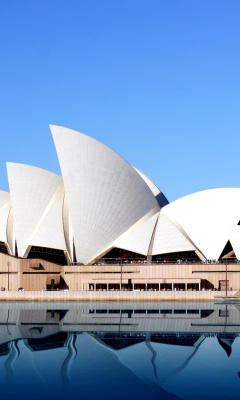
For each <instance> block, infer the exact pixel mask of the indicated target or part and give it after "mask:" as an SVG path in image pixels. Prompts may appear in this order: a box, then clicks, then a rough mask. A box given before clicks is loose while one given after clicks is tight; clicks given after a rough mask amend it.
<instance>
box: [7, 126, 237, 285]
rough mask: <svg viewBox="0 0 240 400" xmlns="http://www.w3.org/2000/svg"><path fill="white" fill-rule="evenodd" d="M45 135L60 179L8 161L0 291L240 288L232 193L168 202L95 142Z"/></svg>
mask: <svg viewBox="0 0 240 400" xmlns="http://www.w3.org/2000/svg"><path fill="white" fill-rule="evenodd" d="M50 128H51V132H52V136H53V140H54V143H55V147H56V152H57V155H58V159H59V163H60V168H61V173H62V175H61V176H60V175H57V174H55V173H53V172H50V171H47V170H43V169H41V168H37V167H34V166H30V165H25V164H17V163H7V174H8V180H9V188H10V192H9V193H8V192H4V191H1V192H0V286H1V287H2V289H3V290H4V289H5V290H17V289H19V288H24V289H25V290H43V289H47V288H48V289H64V288H65V289H66V288H67V289H72V290H120V289H128V290H154V291H160V290H184V291H185V290H209V289H215V290H216V289H219V290H221V289H224V288H226V287H228V288H229V289H233V290H237V289H239V288H240V278H239V272H240V269H239V266H238V259H240V188H224V189H213V190H207V191H203V192H198V193H194V194H191V195H189V196H186V197H184V198H181V199H179V200H177V201H174V202H172V203H169V202H168V200H167V198H166V197H165V195H164V194H163V193H162V192H161V190H160V189H159V188H158V187H157V186H156V185H155V184H154V183H153V182H152V181H151V180H150V179H149V178H148V177H147V176H146V175H144V173H143V172H141V171H139V170H137V169H136V168H134V167H133V166H132V165H130V164H129V163H128V162H127V161H125V160H124V159H123V158H122V157H121V156H120V155H118V154H116V153H115V152H114V151H112V150H111V149H110V148H108V147H107V146H105V145H104V144H102V143H100V142H98V141H97V140H95V139H93V138H91V137H89V136H86V135H84V134H82V133H79V132H77V131H73V130H70V129H67V128H63V127H60V126H51V127H50ZM225 260H228V263H229V260H230V261H231V262H230V265H229V267H228V268H229V272H231V273H229V274H228V276H227V277H226V275H225V264H226V262H225ZM216 266H217V267H216ZM231 268H232V270H231ZM213 272H215V273H213Z"/></svg>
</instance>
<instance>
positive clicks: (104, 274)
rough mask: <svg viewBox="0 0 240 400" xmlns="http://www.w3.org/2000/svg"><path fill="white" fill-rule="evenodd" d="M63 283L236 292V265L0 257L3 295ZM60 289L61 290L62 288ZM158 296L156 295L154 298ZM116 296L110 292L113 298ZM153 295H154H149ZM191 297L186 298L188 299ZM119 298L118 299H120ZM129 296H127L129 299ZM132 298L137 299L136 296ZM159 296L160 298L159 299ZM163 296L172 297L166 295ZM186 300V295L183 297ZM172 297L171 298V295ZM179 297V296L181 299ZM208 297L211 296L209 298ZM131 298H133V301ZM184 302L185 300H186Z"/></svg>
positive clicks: (239, 279)
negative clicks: (224, 284)
mask: <svg viewBox="0 0 240 400" xmlns="http://www.w3.org/2000/svg"><path fill="white" fill-rule="evenodd" d="M60 277H61V278H62V279H61V282H66V287H68V288H69V290H70V291H74V290H75V291H82V290H83V291H87V290H88V289H89V284H98V283H102V284H118V285H119V284H120V283H121V284H122V286H125V287H126V285H127V284H128V282H130V281H131V283H132V284H151V283H156V284H159V283H182V284H184V283H188V284H190V283H193V284H196V285H197V286H198V285H199V283H201V287H202V286H203V285H204V281H208V282H209V283H210V284H212V285H213V286H214V287H215V288H219V281H220V280H223V281H225V280H226V277H227V280H228V281H229V288H231V289H232V290H233V291H237V290H240V265H239V264H231V265H228V266H227V273H226V266H225V265H222V264H193V265H191V264H137V265H136V264H130V265H123V266H120V265H100V266H99V265H93V266H81V265H75V266H63V267H62V266H60V265H57V264H54V263H51V262H48V261H44V260H39V259H22V258H16V257H12V256H9V255H6V254H3V253H0V288H2V287H3V288H5V290H6V291H8V290H9V291H17V290H18V288H24V290H25V291H41V290H43V289H46V287H47V284H50V283H51V280H52V279H53V280H54V281H55V282H56V283H59V282H60ZM62 288H64V287H63V286H62ZM157 294H158V293H156V296H157ZM118 295H119V294H117V291H114V298H116V297H117V296H118ZM153 295H154V294H153ZM190 295H191V294H189V296H190ZM122 296H123V295H122V294H121V298H122ZM130 296H131V295H130ZM133 296H136V297H141V296H142V293H140V292H136V293H135V294H133ZM161 296H163V294H162V295H161ZM166 296H170V297H171V296H173V294H172V293H169V294H168V295H167V294H166ZM176 296H177V294H176ZM186 296H187V295H186ZM174 297H175V295H174ZM182 297H183V296H182ZM210 297H211V296H210ZM134 298H135V297H134ZM186 298H188V297H186Z"/></svg>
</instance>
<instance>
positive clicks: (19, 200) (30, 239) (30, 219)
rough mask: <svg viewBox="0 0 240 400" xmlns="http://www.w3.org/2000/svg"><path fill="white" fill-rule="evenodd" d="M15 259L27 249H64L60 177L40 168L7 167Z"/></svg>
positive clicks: (21, 165)
mask: <svg viewBox="0 0 240 400" xmlns="http://www.w3.org/2000/svg"><path fill="white" fill-rule="evenodd" d="M7 172H8V180H9V186H10V194H11V202H12V209H13V217H14V228H15V234H16V240H17V247H18V255H19V256H20V257H24V256H25V255H26V251H27V249H28V246H30V245H38V246H43V247H52V248H56V249H65V248H66V245H65V240H64V234H63V227H62V226H63V224H62V203H63V195H64V187H63V182H62V177H61V176H59V175H57V174H55V173H53V172H50V171H46V170H44V169H41V168H37V167H33V166H30V165H25V164H17V163H7Z"/></svg>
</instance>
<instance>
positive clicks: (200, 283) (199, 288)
mask: <svg viewBox="0 0 240 400" xmlns="http://www.w3.org/2000/svg"><path fill="white" fill-rule="evenodd" d="M200 290H201V282H199V292H200Z"/></svg>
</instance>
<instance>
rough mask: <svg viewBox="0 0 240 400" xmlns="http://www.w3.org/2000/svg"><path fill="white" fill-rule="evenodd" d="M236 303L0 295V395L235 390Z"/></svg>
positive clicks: (239, 389) (190, 398)
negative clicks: (9, 298)
mask: <svg viewBox="0 0 240 400" xmlns="http://www.w3.org/2000/svg"><path fill="white" fill-rule="evenodd" d="M239 309H240V304H239V303H235V304H224V303H219V304H217V303H213V302H203V303H197V302H189V303H187V302H186V303H185V302H159V303H155V302H154V303H152V302H149V303H140V302H137V303H122V302H121V303H116V302H114V303H107V302H103V303H99V302H98V303H87V302H86V303H0V394H1V399H10V400H15V399H20V400H21V399H26V400H28V399H72V400H75V399H83V400H85V399H86V400H90V399H104V400H108V399H109V400H115V399H116V400H118V399H119V400H120V399H124V400H128V399H139V400H143V399H144V400H145V399H146V400H151V399H164V400H165V399H166V400H167V399H168V400H170V399H171V400H173V399H175V400H177V399H186V400H200V399H212V400H213V399H214V400H215V399H218V400H221V399H224V400H225V399H229V400H239V399H240V318H239V317H240V313H239Z"/></svg>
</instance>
